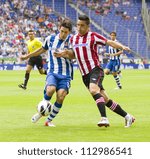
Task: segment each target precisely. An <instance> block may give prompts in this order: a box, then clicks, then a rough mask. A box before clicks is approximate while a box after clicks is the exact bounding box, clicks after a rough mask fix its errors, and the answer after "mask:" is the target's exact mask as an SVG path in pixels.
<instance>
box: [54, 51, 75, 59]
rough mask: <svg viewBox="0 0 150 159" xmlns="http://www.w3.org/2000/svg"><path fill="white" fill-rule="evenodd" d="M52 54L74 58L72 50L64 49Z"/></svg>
mask: <svg viewBox="0 0 150 159" xmlns="http://www.w3.org/2000/svg"><path fill="white" fill-rule="evenodd" d="M54 56H55V57H64V58H68V59H75V54H74V52H73V50H71V49H70V50H68V49H65V50H63V51H60V52H54Z"/></svg>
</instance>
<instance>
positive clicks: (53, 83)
mask: <svg viewBox="0 0 150 159" xmlns="http://www.w3.org/2000/svg"><path fill="white" fill-rule="evenodd" d="M71 30H72V24H71V22H70V21H69V20H66V19H65V20H64V21H63V22H62V23H61V25H60V29H59V33H58V34H57V35H50V36H48V37H47V38H46V39H45V42H44V44H43V46H42V47H41V48H40V49H38V50H36V51H34V52H33V53H31V54H28V55H25V56H22V57H21V59H22V60H25V59H27V58H30V57H33V56H37V55H40V54H42V53H44V52H46V51H47V50H48V54H49V63H48V70H47V77H46V85H45V90H44V100H46V101H48V102H49V101H50V100H51V98H52V96H53V94H54V93H55V92H56V101H55V103H54V105H53V107H52V110H51V113H50V115H49V116H48V118H47V120H46V122H45V126H51V127H54V126H55V125H54V124H53V123H52V122H51V121H52V120H53V119H54V118H55V116H56V115H57V114H58V113H59V110H60V109H61V107H62V104H63V101H64V99H65V97H66V95H67V94H68V92H69V88H70V82H71V79H72V75H73V67H72V62H71V60H69V59H66V58H56V57H55V56H54V55H53V53H54V52H56V51H57V52H58V54H59V50H64V49H68V48H69V39H70V32H71ZM41 117H42V115H41V114H39V113H36V114H35V115H33V117H32V119H31V121H32V122H33V123H35V122H37V121H38V120H39V119H40V118H41Z"/></svg>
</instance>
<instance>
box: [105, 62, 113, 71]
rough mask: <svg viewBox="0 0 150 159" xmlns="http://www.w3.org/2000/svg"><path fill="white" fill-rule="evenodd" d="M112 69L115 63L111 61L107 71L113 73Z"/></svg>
mask: <svg viewBox="0 0 150 159" xmlns="http://www.w3.org/2000/svg"><path fill="white" fill-rule="evenodd" d="M112 68H113V62H112V61H109V63H108V64H107V65H106V69H107V70H109V72H111V71H112Z"/></svg>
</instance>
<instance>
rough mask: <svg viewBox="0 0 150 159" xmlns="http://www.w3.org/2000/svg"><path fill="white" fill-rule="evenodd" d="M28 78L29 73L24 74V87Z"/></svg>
mask: <svg viewBox="0 0 150 159" xmlns="http://www.w3.org/2000/svg"><path fill="white" fill-rule="evenodd" d="M29 77H30V73H26V74H25V79H24V86H27V83H28V80H29Z"/></svg>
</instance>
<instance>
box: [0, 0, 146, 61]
mask: <svg viewBox="0 0 150 159" xmlns="http://www.w3.org/2000/svg"><path fill="white" fill-rule="evenodd" d="M133 1H134V0H132V1H130V0H85V1H82V0H68V1H67V3H70V4H71V3H72V4H73V3H74V4H75V3H76V4H77V5H78V7H79V8H80V6H82V9H84V7H87V8H88V10H92V11H94V12H95V14H96V15H102V16H106V15H108V16H110V15H111V16H114V15H113V14H110V13H113V11H112V8H113V7H115V8H119V6H121V5H123V6H130V5H133ZM135 1H136V0H135ZM41 2H43V3H41ZM55 2H57V4H56V5H57V6H58V7H59V5H60V10H64V9H63V8H62V6H61V5H62V3H63V2H62V1H61V0H56V1H55ZM58 2H59V3H58ZM49 4H50V5H49ZM67 5H68V4H67ZM112 6H113V7H112ZM53 9H54V8H53ZM53 9H52V1H48V0H47V1H46V0H43V1H41V0H37V1H35V0H0V15H1V16H0V26H1V27H0V59H2V63H3V62H4V59H5V58H7V59H11V60H12V59H13V61H15V62H16V63H19V58H18V57H19V54H24V53H25V52H26V51H27V50H26V47H25V45H26V44H25V43H26V40H27V38H28V37H27V31H28V30H30V29H33V30H35V32H36V36H37V37H38V38H40V40H41V41H44V39H45V37H46V36H47V35H50V34H56V33H57V31H58V26H59V24H60V22H61V21H62V19H63V18H62V16H61V13H60V14H57V13H56V12H54V11H53ZM68 10H69V9H68ZM68 10H67V11H68ZM92 11H91V13H92ZM71 12H72V13H71V14H70V13H69V12H68V13H69V14H70V16H71V15H73V11H71ZM114 14H115V15H116V16H117V17H118V16H120V17H121V18H122V19H123V20H132V21H136V20H137V19H138V15H133V16H131V15H128V13H127V12H126V10H119V9H118V10H116V11H115V13H114ZM94 16H95V15H94ZM67 17H69V16H68V15H67ZM69 18H70V19H72V20H73V17H69ZM110 19H111V17H110ZM108 27H109V28H110V26H109V25H108ZM91 28H92V26H91ZM105 28H106V27H105ZM92 29H93V28H92ZM106 29H107V28H106ZM133 29H135V27H133ZM137 29H140V27H137ZM94 31H97V30H94ZM108 32H109V31H108ZM124 36H125V35H124ZM125 39H126V41H127V37H125ZM133 45H134V44H133ZM101 50H102V48H101ZM145 62H146V63H147V61H145Z"/></svg>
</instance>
